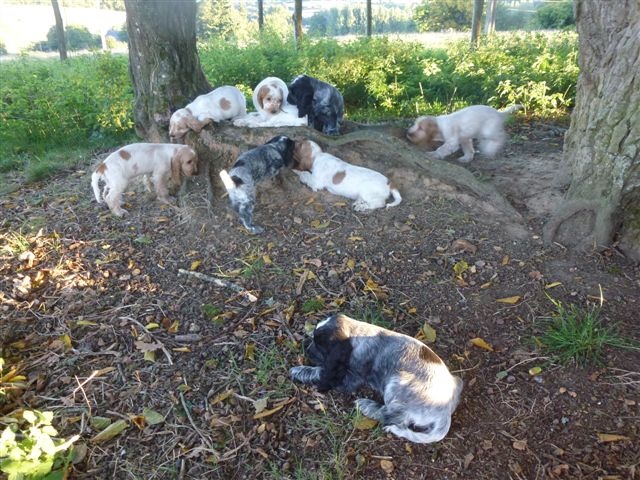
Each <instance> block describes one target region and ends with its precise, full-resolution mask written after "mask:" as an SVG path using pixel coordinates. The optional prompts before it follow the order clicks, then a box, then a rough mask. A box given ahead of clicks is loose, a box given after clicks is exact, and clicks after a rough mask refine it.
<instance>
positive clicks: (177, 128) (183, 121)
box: [169, 85, 247, 139]
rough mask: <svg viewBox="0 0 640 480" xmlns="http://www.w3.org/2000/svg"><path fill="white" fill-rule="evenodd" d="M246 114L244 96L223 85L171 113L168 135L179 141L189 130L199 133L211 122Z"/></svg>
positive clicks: (236, 90)
mask: <svg viewBox="0 0 640 480" xmlns="http://www.w3.org/2000/svg"><path fill="white" fill-rule="evenodd" d="M246 113H247V101H246V99H245V98H244V94H243V93H242V92H241V91H240V90H238V89H237V88H236V87H232V86H229V85H225V86H222V87H218V88H216V89H215V90H212V91H211V92H209V93H207V94H205V95H200V96H199V97H197V98H196V99H195V100H194V101H193V102H191V103H190V104H189V105H187V106H186V107H184V108H181V109H179V110H176V111H175V112H173V115H171V119H170V120H169V135H170V136H171V137H172V138H174V139H179V138H182V137H184V136H185V134H186V133H187V132H188V131H189V130H193V131H194V132H196V133H199V132H200V130H202V129H203V128H204V127H205V126H206V125H207V124H209V123H211V122H212V121H213V122H221V121H223V120H232V119H234V118H237V117H241V116H243V115H246Z"/></svg>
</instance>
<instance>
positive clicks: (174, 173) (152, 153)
mask: <svg viewBox="0 0 640 480" xmlns="http://www.w3.org/2000/svg"><path fill="white" fill-rule="evenodd" d="M197 173H198V158H197V156H196V152H195V151H194V150H193V149H192V148H191V147H187V146H186V145H177V144H172V143H132V144H131V145H126V146H124V147H121V148H119V149H118V150H116V151H115V152H113V153H112V154H110V155H109V156H108V157H107V158H106V160H105V161H104V162H102V163H100V164H99V165H98V166H97V167H96V169H95V171H94V172H93V174H92V175H91V186H92V188H93V194H94V195H95V197H96V200H97V201H98V203H102V201H103V200H104V201H105V202H106V203H107V205H108V207H109V209H110V210H111V212H112V213H113V214H114V215H117V216H118V217H121V216H122V215H124V214H125V213H127V212H126V210H124V209H123V208H122V207H121V205H120V203H121V197H122V193H123V192H124V191H125V189H126V188H127V185H128V184H129V181H130V180H131V179H132V178H134V177H137V176H139V175H145V180H148V179H146V176H147V175H148V176H150V177H151V180H152V181H153V185H154V187H155V191H156V194H157V195H158V199H159V200H160V201H161V202H163V203H171V198H170V197H169V189H168V187H167V183H168V182H169V181H171V182H172V183H173V184H174V185H179V184H180V182H181V180H182V177H183V176H192V175H196V174H197ZM101 180H102V181H104V183H105V186H104V189H103V191H102V192H100V181H101ZM145 183H146V184H147V188H149V182H148V181H146V182H145Z"/></svg>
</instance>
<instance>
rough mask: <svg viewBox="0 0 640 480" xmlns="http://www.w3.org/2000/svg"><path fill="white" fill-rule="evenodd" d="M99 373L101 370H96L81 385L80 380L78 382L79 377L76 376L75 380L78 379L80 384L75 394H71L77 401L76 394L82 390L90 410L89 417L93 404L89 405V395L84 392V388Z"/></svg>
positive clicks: (74, 391)
mask: <svg viewBox="0 0 640 480" xmlns="http://www.w3.org/2000/svg"><path fill="white" fill-rule="evenodd" d="M98 373H99V370H94V371H93V372H91V375H89V376H88V377H87V378H86V379H85V380H84V381H83V382H82V383H80V380H78V376H77V375H74V378H75V379H76V382H77V383H78V386H77V387H76V388H75V389H74V390H73V392H71V394H72V395H73V398H74V399H75V397H76V392H77V391H78V390H80V391H81V392H82V396H83V397H84V401H85V402H86V403H87V407H88V408H89V415H91V403H89V399H88V398H87V394H86V392H85V391H84V388H83V387H84V386H85V385H86V384H87V383H89V382H90V381H91V380H92V379H93V377H95V376H96V375H97V374H98Z"/></svg>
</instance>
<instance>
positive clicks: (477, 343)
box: [471, 337, 493, 352]
mask: <svg viewBox="0 0 640 480" xmlns="http://www.w3.org/2000/svg"><path fill="white" fill-rule="evenodd" d="M471 343H472V344H473V345H475V346H476V347H479V348H483V349H485V350H488V351H490V352H493V347H492V346H491V344H489V343H487V342H485V341H484V340H483V339H482V338H480V337H476V338H472V339H471Z"/></svg>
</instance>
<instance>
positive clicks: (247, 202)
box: [220, 135, 295, 234]
mask: <svg viewBox="0 0 640 480" xmlns="http://www.w3.org/2000/svg"><path fill="white" fill-rule="evenodd" d="M294 145H295V142H294V141H293V140H291V139H290V138H289V137H286V136H284V135H280V136H277V137H273V138H272V139H271V140H269V141H268V142H267V143H265V144H264V145H261V146H259V147H256V148H254V149H252V150H249V151H247V152H245V153H243V154H242V155H240V156H239V157H238V159H237V160H236V162H235V163H234V164H233V166H232V167H231V169H230V170H229V172H227V171H226V170H222V171H221V172H220V178H221V179H222V183H224V187H225V189H226V190H227V192H228V193H229V201H230V202H231V207H232V208H233V210H234V211H235V212H236V213H237V214H238V216H239V217H240V221H241V222H242V224H243V225H244V226H245V228H246V229H247V230H249V232H251V233H254V234H256V233H262V232H264V228H262V227H260V226H258V225H254V224H253V209H254V207H255V201H256V185H257V184H258V183H259V182H260V181H262V180H264V179H266V178H271V177H274V176H276V175H277V174H278V173H280V171H281V170H282V169H283V168H284V167H291V164H292V162H293V148H294Z"/></svg>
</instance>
